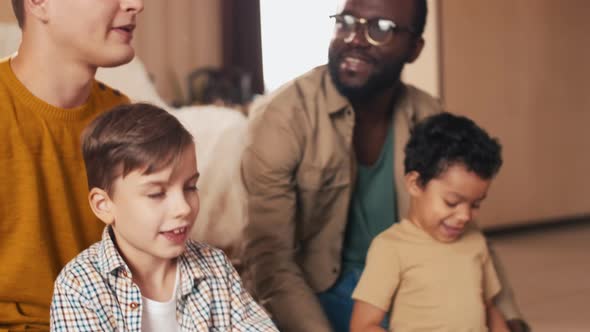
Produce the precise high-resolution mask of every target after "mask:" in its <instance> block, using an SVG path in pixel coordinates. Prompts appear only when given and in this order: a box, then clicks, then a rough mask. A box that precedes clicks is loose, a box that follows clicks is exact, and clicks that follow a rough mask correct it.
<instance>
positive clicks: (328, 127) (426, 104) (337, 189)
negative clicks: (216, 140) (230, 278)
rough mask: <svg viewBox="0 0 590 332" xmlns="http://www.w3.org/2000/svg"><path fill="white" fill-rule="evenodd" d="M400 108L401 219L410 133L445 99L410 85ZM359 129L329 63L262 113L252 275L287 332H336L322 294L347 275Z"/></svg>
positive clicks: (272, 99)
mask: <svg viewBox="0 0 590 332" xmlns="http://www.w3.org/2000/svg"><path fill="white" fill-rule="evenodd" d="M393 107H394V116H393V123H392V125H393V127H394V130H393V132H394V135H395V136H394V169H393V170H392V172H394V179H395V186H396V198H397V206H398V213H399V216H398V217H399V219H401V217H402V216H405V215H406V212H407V209H408V206H409V197H408V195H407V193H406V190H405V188H403V183H404V181H403V177H404V170H403V159H404V153H403V148H404V146H405V143H406V142H407V140H408V138H409V129H410V128H411V126H412V125H413V124H414V123H415V122H416V121H417V120H419V119H421V118H424V117H426V116H428V115H430V114H434V113H436V112H440V111H441V105H440V104H439V102H438V101H437V100H436V99H434V98H433V97H432V96H430V95H428V94H427V93H425V92H423V91H421V90H419V89H417V88H415V87H412V86H410V85H405V86H404V91H403V92H402V93H401V95H400V97H399V99H398V101H397V103H396V104H395V105H394V106H393ZM354 125H355V116H354V110H353V109H352V106H351V105H350V103H349V102H348V100H347V99H346V98H344V97H343V96H342V95H340V94H339V93H338V91H337V90H336V88H335V87H334V85H333V83H332V80H331V78H330V75H329V73H328V70H327V67H326V66H321V67H318V68H316V69H314V70H312V71H310V72H308V73H307V74H305V75H303V76H301V77H299V78H296V79H295V80H293V81H292V82H290V83H288V84H287V85H285V86H284V87H282V88H280V89H279V90H278V91H276V92H275V93H273V94H272V95H270V96H268V97H266V99H265V100H264V101H263V102H261V104H259V107H257V108H255V109H254V110H253V112H252V115H251V122H250V127H249V134H248V139H247V143H246V148H245V151H244V154H243V158H242V179H243V182H244V186H245V189H246V192H247V209H248V212H247V215H248V226H247V227H246V247H245V265H246V268H247V269H248V270H247V274H246V278H247V279H249V281H251V282H252V283H253V286H252V287H253V288H254V289H253V290H254V291H255V293H256V295H257V296H258V298H259V299H260V300H261V301H262V303H263V304H264V305H265V306H266V307H267V308H268V309H269V310H270V311H271V313H272V315H273V318H274V320H275V321H276V322H277V323H278V326H279V328H280V329H281V331H313V332H318V331H330V327H329V323H328V322H327V320H326V318H325V316H324V315H323V311H322V308H321V306H320V304H319V302H318V300H317V298H316V293H318V292H322V291H324V290H326V289H328V288H329V287H330V286H332V285H333V284H334V282H335V281H336V279H337V277H338V276H339V274H340V266H341V260H342V257H341V256H342V245H343V241H344V232H345V229H346V223H347V219H348V206H349V202H350V198H351V195H352V190H353V184H354V179H355V174H356V165H355V163H354V162H353V160H354V151H353V144H352V143H353V142H352V138H353V129H354ZM500 273H501V272H500ZM505 288H509V287H505ZM509 302H510V303H511V304H512V301H511V300H510V301H509Z"/></svg>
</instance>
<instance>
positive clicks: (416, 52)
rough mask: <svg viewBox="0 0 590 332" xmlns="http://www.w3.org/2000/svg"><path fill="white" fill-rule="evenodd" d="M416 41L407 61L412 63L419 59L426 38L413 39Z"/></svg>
mask: <svg viewBox="0 0 590 332" xmlns="http://www.w3.org/2000/svg"><path fill="white" fill-rule="evenodd" d="M412 42H413V43H414V45H413V47H412V49H411V50H410V54H409V55H408V58H407V59H406V63H412V62H414V61H416V59H418V57H419V56H420V53H422V49H423V48H424V38H422V37H420V38H416V40H414V41H412Z"/></svg>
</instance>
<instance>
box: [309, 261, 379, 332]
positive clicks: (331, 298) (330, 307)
mask: <svg viewBox="0 0 590 332" xmlns="http://www.w3.org/2000/svg"><path fill="white" fill-rule="evenodd" d="M362 272H363V271H362V270H361V269H353V270H347V271H345V272H344V273H342V275H340V277H339V278H338V280H336V283H335V284H334V286H332V287H331V288H330V289H328V290H327V291H325V292H323V293H319V294H318V299H319V300H320V304H321V305H322V307H323V308H324V313H325V314H326V316H327V317H328V320H329V321H330V324H332V329H333V330H334V331H335V332H348V331H349V330H350V317H351V316H352V305H353V304H354V300H353V299H352V297H351V296H352V292H353V291H354V289H355V287H356V284H357V283H358V282H359V279H360V277H361V274H362ZM381 326H383V327H384V328H385V329H387V327H388V326H389V314H387V315H386V316H385V318H384V319H383V322H382V323H381Z"/></svg>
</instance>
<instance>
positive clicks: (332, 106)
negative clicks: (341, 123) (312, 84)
mask: <svg viewBox="0 0 590 332" xmlns="http://www.w3.org/2000/svg"><path fill="white" fill-rule="evenodd" d="M322 85H323V87H324V93H325V96H326V106H327V109H328V113H329V114H333V113H338V112H340V111H342V110H343V109H346V108H348V107H352V106H351V105H350V102H349V101H348V99H347V98H346V97H344V96H343V95H341V94H340V92H338V89H336V86H335V85H334V82H333V81H332V76H331V75H330V71H329V70H328V66H327V65H326V66H324V73H323V77H322Z"/></svg>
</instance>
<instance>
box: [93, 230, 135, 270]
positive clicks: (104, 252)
mask: <svg viewBox="0 0 590 332" xmlns="http://www.w3.org/2000/svg"><path fill="white" fill-rule="evenodd" d="M112 236H113V234H112V228H111V226H107V227H105V228H104V230H103V231H102V240H101V242H100V251H99V258H98V259H99V266H100V269H101V272H102V273H103V274H114V273H115V272H117V271H118V270H119V269H121V268H123V269H128V268H127V264H125V261H124V260H123V258H122V257H121V255H120V254H119V251H118V250H117V247H116V246H115V242H114V241H113V238H112Z"/></svg>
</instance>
